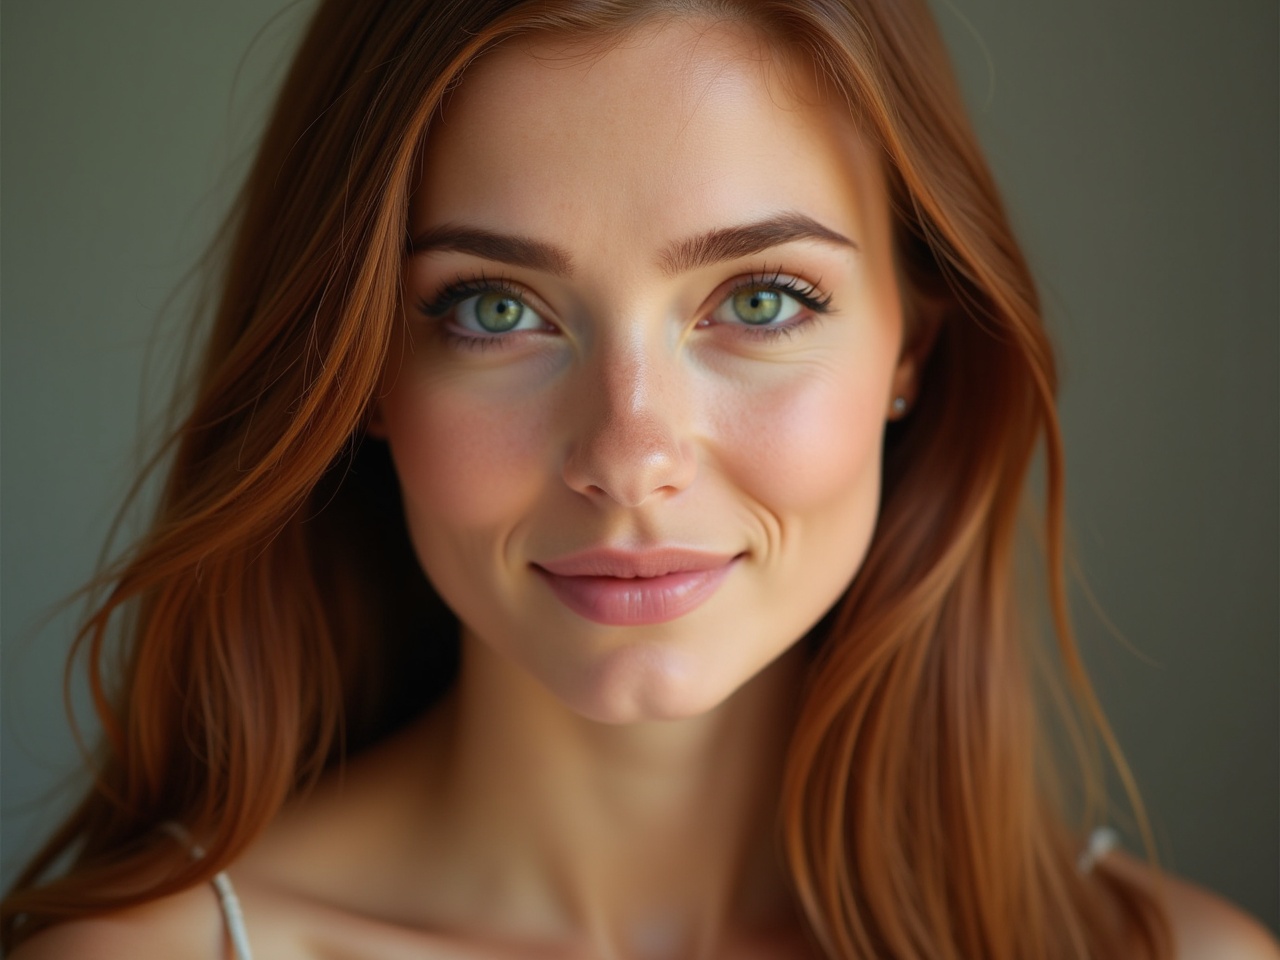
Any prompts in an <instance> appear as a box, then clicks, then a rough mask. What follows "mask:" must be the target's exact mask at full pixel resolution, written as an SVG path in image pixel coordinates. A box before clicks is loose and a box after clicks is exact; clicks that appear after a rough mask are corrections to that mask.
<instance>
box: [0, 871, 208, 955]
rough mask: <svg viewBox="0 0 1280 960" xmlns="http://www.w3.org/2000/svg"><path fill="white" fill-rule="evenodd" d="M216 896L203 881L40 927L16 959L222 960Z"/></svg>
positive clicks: (17, 951)
mask: <svg viewBox="0 0 1280 960" xmlns="http://www.w3.org/2000/svg"><path fill="white" fill-rule="evenodd" d="M224 936H225V935H224V933H223V927H222V922H221V914H220V913H219V912H218V905H217V899H216V898H215V897H214V894H213V892H212V890H211V889H210V888H209V887H208V886H207V885H205V884H202V885H200V886H198V887H193V888H192V889H190V890H185V891H183V892H182V893H178V894H174V895H173V896H169V897H162V898H161V899H159V900H154V901H152V902H151V903H146V904H142V905H141V906H137V907H132V908H130V909H128V910H122V911H120V912H119V913H111V914H105V915H103V916H100V917H90V918H86V919H83V920H73V921H69V922H67V923H60V924H58V925H57V926H54V927H50V928H49V929H47V930H42V931H41V932H40V933H38V934H37V935H36V936H34V937H32V938H31V939H30V940H28V941H27V942H25V943H24V944H22V946H21V947H19V948H18V949H17V950H15V951H14V952H13V954H12V955H11V956H12V960H65V958H67V957H77V958H79V960H153V958H154V960H161V958H164V960H222V958H223V957H225V956H226V943H225V942H224Z"/></svg>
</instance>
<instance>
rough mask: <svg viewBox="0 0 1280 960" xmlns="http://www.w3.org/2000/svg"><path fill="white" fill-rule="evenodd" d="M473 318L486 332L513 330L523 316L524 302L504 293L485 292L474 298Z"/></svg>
mask: <svg viewBox="0 0 1280 960" xmlns="http://www.w3.org/2000/svg"><path fill="white" fill-rule="evenodd" d="M473 309H474V310H475V318H476V322H477V323H478V324H480V327H481V329H483V330H484V331H485V332H486V333H506V332H507V331H509V330H514V329H515V327H516V324H518V323H519V322H520V318H521V317H522V316H524V304H523V303H521V302H520V301H519V300H517V299H515V298H514V297H510V296H507V295H506V294H505V293H486V294H483V295H481V296H479V297H476V300H475V307H474V308H473Z"/></svg>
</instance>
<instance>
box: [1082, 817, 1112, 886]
mask: <svg viewBox="0 0 1280 960" xmlns="http://www.w3.org/2000/svg"><path fill="white" fill-rule="evenodd" d="M1119 843H1120V835H1119V834H1118V833H1116V832H1115V831H1114V830H1112V829H1111V828H1110V827H1098V829H1096V830H1094V831H1093V833H1091V834H1089V842H1088V843H1087V844H1086V845H1085V848H1084V850H1082V851H1081V852H1080V857H1079V859H1078V860H1076V870H1078V871H1079V872H1080V873H1081V874H1086V873H1089V872H1091V871H1092V870H1093V866H1094V864H1096V863H1097V862H1098V861H1099V860H1101V859H1102V858H1103V857H1105V856H1106V855H1107V854H1108V853H1110V852H1111V851H1112V850H1114V849H1115V847H1116V845H1117V844H1119Z"/></svg>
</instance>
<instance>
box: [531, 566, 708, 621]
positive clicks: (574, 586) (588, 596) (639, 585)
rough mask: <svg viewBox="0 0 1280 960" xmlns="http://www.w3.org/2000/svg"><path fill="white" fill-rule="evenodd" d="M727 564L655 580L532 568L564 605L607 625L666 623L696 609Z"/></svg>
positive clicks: (671, 574)
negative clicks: (575, 574) (573, 574)
mask: <svg viewBox="0 0 1280 960" xmlns="http://www.w3.org/2000/svg"><path fill="white" fill-rule="evenodd" d="M732 566H733V561H730V562H729V563H726V564H725V565H724V566H722V567H713V568H712V569H710V570H686V571H683V572H681V573H668V574H665V575H664V576H661V577H633V578H623V577H562V576H559V575H558V574H554V573H550V572H548V571H546V570H544V569H543V568H542V567H534V569H535V570H537V571H538V573H540V574H541V575H542V578H543V579H544V580H545V581H546V582H547V585H548V586H549V587H551V592H552V593H554V594H555V595H556V596H557V597H558V598H559V599H560V602H561V603H563V604H564V605H565V606H566V607H568V608H569V609H570V610H572V611H573V612H574V613H576V614H578V615H579V616H581V617H585V618H586V619H588V620H594V621H595V622H596V623H602V624H605V625H606V626H610V627H641V626H645V625H648V624H654V623H666V622H667V621H669V620H675V619H676V618H677V617H683V616H684V615H685V614H686V613H689V612H690V611H692V610H695V609H697V608H698V607H700V606H702V604H703V603H705V602H706V601H707V600H709V599H710V598H711V595H712V594H713V593H715V592H716V590H717V589H719V587H720V584H721V583H723V582H724V578H725V577H726V576H728V574H729V568H730V567H732Z"/></svg>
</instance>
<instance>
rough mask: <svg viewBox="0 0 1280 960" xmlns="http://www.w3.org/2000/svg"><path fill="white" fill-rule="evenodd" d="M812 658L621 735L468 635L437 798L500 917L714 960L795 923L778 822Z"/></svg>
mask: <svg viewBox="0 0 1280 960" xmlns="http://www.w3.org/2000/svg"><path fill="white" fill-rule="evenodd" d="M801 657H802V654H801V653H800V652H799V651H798V650H793V651H791V652H790V653H788V654H787V655H785V656H784V657H783V658H781V659H780V660H779V661H777V662H776V663H774V664H773V665H772V666H770V667H769V668H768V669H766V670H765V671H763V672H762V673H761V674H760V675H758V676H757V677H755V678H754V679H753V680H752V681H751V682H750V683H749V684H748V685H747V686H745V687H743V688H742V689H740V690H739V691H737V692H736V693H735V694H734V695H733V696H732V697H731V698H730V699H729V700H727V701H726V702H724V703H723V704H721V705H720V706H719V707H717V708H716V709H714V710H712V711H711V712H710V713H708V714H705V715H702V716H698V717H694V718H690V719H685V720H672V721H653V722H642V723H635V724H625V725H608V724H601V723H598V722H595V721H591V720H587V719H585V718H583V717H581V716H579V715H577V714H575V713H573V712H572V711H570V710H568V709H567V708H566V707H565V706H564V705H563V704H562V703H560V701H558V700H556V699H555V698H554V697H552V695H551V694H549V693H548V692H547V691H546V690H545V689H544V688H542V687H541V686H540V685H539V684H538V683H537V682H536V681H534V680H533V679H532V678H531V677H529V676H528V675H527V674H526V673H524V672H523V671H522V670H520V668H518V667H516V666H514V665H512V664H511V663H509V662H508V661H507V660H505V659H504V658H502V657H500V656H498V655H496V654H494V653H493V652H491V651H490V650H489V649H488V648H487V647H485V646H484V645H483V644H482V643H480V642H479V641H476V640H474V639H473V638H470V637H464V640H463V667H462V671H461V675H460V678H459V683H458V687H457V689H456V691H455V693H454V695H453V697H452V698H451V699H450V701H449V702H448V704H447V705H446V706H445V707H444V709H442V710H441V712H440V713H439V715H438V716H437V717H436V718H435V721H434V723H435V725H436V736H438V737H440V738H441V740H442V741H443V742H444V743H445V744H446V745H447V746H446V754H445V756H446V759H445V760H444V766H445V769H444V770H442V771H441V773H442V775H441V776H440V777H438V778H437V789H438V793H437V803H438V804H439V808H438V809H439V811H440V814H441V816H440V822H442V823H447V824H448V833H449V836H448V838H444V839H443V840H442V843H443V848H444V851H448V850H454V851H457V857H456V858H455V857H450V860H454V859H457V860H458V861H460V862H461V861H465V864H463V869H464V870H465V871H466V873H467V874H468V875H469V876H470V878H471V879H472V880H473V881H474V882H475V883H476V884H477V886H476V888H475V889H484V890H485V891H486V895H485V899H486V903H485V906H484V911H485V913H486V914H487V916H488V917H490V918H491V917H493V916H506V917H521V916H525V917H530V918H533V917H537V918H538V920H537V922H536V923H533V924H531V926H536V927H538V928H540V929H538V931H537V934H538V935H541V936H546V937H548V938H556V939H559V938H561V937H565V938H571V939H574V940H580V941H585V942H586V943H588V944H590V946H591V948H592V952H593V954H594V955H598V956H604V957H619V958H634V960H649V958H654V960H667V958H673V957H696V956H709V955H711V954H712V953H714V952H718V951H720V950H722V949H724V947H725V945H726V943H728V942H730V941H731V940H732V939H733V938H734V935H735V931H736V932H737V933H738V934H741V933H743V932H746V931H747V928H748V927H749V926H755V927H771V926H781V925H783V924H785V923H786V921H787V919H788V918H789V917H790V916H791V912H790V903H789V897H788V895H787V894H786V888H785V883H784V881H783V879H782V876H781V871H780V869H779V866H778V864H777V857H776V854H775V844H774V820H775V816H776V808H777V789H778V785H779V783H780V781H781V774H782V764H783V758H784V752H785V749H786V741H787V737H788V735H789V733H790V730H791V725H792V715H793V709H794V700H795V693H796V690H797V687H798V684H799V681H800V670H801V668H802V667H803V663H802V661H801V659H800V658H801ZM442 852H443V851H442ZM464 852H465V855H464ZM453 876H454V878H455V880H456V879H457V875H456V874H453ZM495 897H496V898H497V900H495V899H494V898H495ZM754 935H763V931H760V930H757V931H755V933H754Z"/></svg>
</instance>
